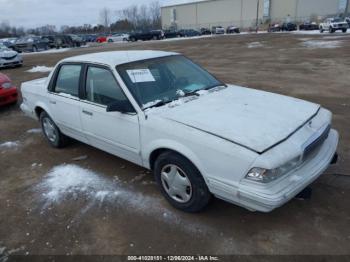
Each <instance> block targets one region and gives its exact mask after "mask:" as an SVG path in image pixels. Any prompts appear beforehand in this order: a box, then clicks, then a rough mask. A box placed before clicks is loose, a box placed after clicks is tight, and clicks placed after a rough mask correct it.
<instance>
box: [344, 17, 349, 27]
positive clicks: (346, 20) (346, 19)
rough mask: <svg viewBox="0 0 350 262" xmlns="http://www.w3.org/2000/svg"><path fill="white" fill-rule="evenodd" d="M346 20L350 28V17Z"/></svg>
mask: <svg viewBox="0 0 350 262" xmlns="http://www.w3.org/2000/svg"><path fill="white" fill-rule="evenodd" d="M345 22H347V23H348V25H349V28H350V17H345Z"/></svg>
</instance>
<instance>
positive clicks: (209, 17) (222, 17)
mask: <svg viewBox="0 0 350 262" xmlns="http://www.w3.org/2000/svg"><path fill="white" fill-rule="evenodd" d="M349 1H350V0H202V1H196V2H191V3H186V4H179V5H169V6H163V7H162V9H161V15H162V26H163V28H164V29H165V28H170V27H176V28H178V29H181V28H193V29H199V28H201V27H207V28H210V27H212V26H218V25H221V26H224V27H226V26H229V25H236V26H240V27H244V28H247V27H255V25H256V21H257V18H258V23H259V24H260V23H263V22H265V21H271V22H281V21H288V20H290V21H297V22H298V21H305V20H310V19H311V18H312V19H322V18H323V17H325V16H329V15H338V14H341V13H344V11H345V9H346V8H348V11H349V4H348V2H349Z"/></svg>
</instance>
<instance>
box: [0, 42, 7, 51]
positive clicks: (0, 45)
mask: <svg viewBox="0 0 350 262" xmlns="http://www.w3.org/2000/svg"><path fill="white" fill-rule="evenodd" d="M0 50H1V51H4V50H8V48H7V46H5V45H4V44H2V43H0Z"/></svg>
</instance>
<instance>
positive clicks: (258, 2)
mask: <svg viewBox="0 0 350 262" xmlns="http://www.w3.org/2000/svg"><path fill="white" fill-rule="evenodd" d="M259 5H260V0H257V3H256V24H255V30H256V32H258V26H259Z"/></svg>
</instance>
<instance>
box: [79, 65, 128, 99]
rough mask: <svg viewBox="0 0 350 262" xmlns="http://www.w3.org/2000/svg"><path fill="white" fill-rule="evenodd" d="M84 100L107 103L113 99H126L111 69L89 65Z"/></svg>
mask: <svg viewBox="0 0 350 262" xmlns="http://www.w3.org/2000/svg"><path fill="white" fill-rule="evenodd" d="M86 100H88V101H91V102H94V103H97V104H101V105H109V104H110V103H112V102H115V101H123V100H127V97H126V96H125V95H124V93H123V91H122V90H121V88H120V87H119V85H118V83H117V82H116V80H115V79H114V77H113V74H112V72H111V71H109V70H107V69H104V68H100V67H92V66H90V67H89V68H88V71H87V77H86Z"/></svg>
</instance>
